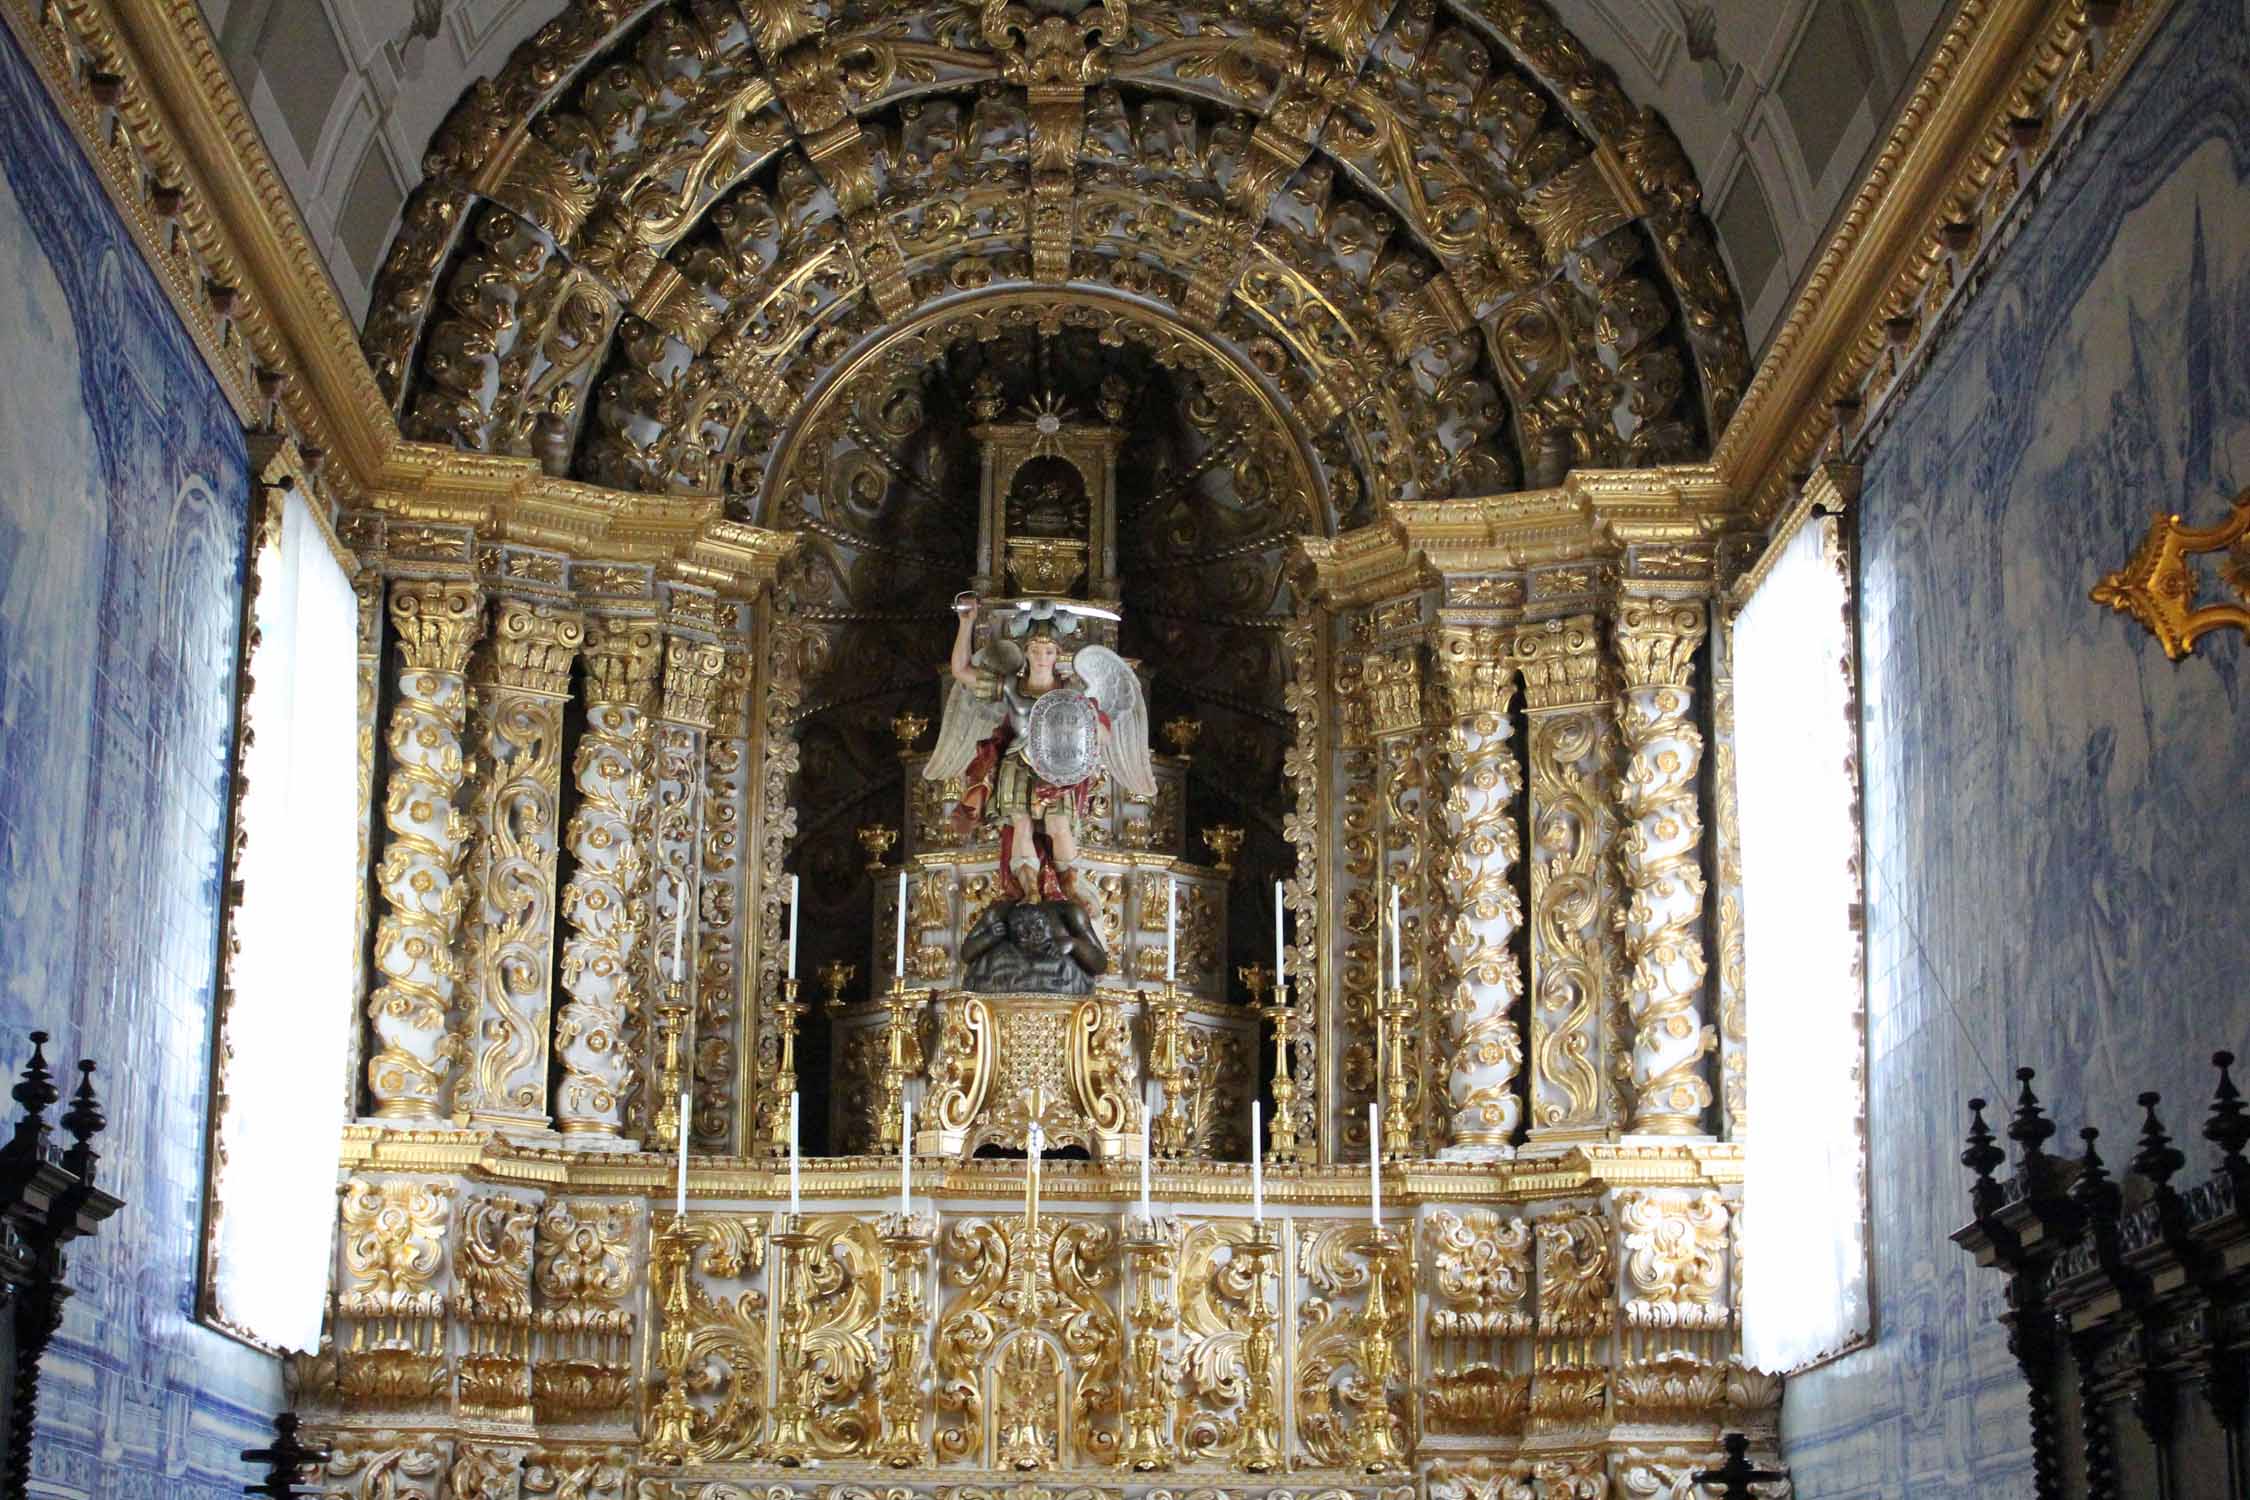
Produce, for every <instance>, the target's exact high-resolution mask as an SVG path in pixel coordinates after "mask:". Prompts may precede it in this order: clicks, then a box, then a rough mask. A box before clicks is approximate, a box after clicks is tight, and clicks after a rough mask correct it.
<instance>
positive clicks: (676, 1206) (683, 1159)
mask: <svg viewBox="0 0 2250 1500" xmlns="http://www.w3.org/2000/svg"><path fill="white" fill-rule="evenodd" d="M687 1148H688V1096H687V1094H686V1093H685V1092H682V1093H681V1095H680V1179H679V1182H678V1183H677V1184H675V1185H674V1187H673V1189H672V1213H673V1214H674V1216H675V1217H678V1218H682V1219H684V1218H686V1217H687Z"/></svg>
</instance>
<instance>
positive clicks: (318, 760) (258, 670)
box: [212, 490, 359, 1349]
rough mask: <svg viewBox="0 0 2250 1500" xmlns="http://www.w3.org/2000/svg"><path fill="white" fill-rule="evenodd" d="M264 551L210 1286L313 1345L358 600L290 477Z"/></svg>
mask: <svg viewBox="0 0 2250 1500" xmlns="http://www.w3.org/2000/svg"><path fill="white" fill-rule="evenodd" d="M255 566H256V568H257V576H258V597H257V607H256V625H257V630H258V638H257V642H256V644H255V646H254V647H253V649H252V651H251V654H250V657H249V662H248V668H249V672H250V675H251V688H250V700H249V727H250V742H249V743H248V744H247V745H246V746H244V748H243V752H242V754H243V773H244V787H243V792H242V803H241V809H240V817H241V828H242V835H243V845H242V850H241V854H240V857H239V858H238V859H237V861H236V864H235V871H236V875H237V877H238V878H239V879H240V881H241V883H242V896H241V904H240V906H239V907H238V908H237V910H236V913H235V919H234V931H235V940H236V954H235V960H234V998H233V1004H232V1009H231V1011H230V1013H229V1016H228V1021H227V1025H226V1029H225V1034H224V1036H223V1037H222V1038H221V1041H222V1044H224V1045H228V1046H229V1047H230V1051H231V1056H230V1058H229V1059H228V1062H227V1065H226V1082H227V1090H228V1093H227V1098H226V1099H225V1100H224V1101H223V1104H222V1106H221V1109H220V1114H219V1124H218V1132H217V1138H216V1145H217V1151H218V1153H219V1158H218V1163H217V1168H216V1171H215V1172H214V1174H213V1184H214V1185H213V1192H214V1196H215V1199H216V1205H215V1207H216V1211H217V1213H218V1215H219V1218H218V1225H217V1245H216V1255H215V1261H214V1265H213V1273H212V1292H213V1299H214V1302H215V1304H216V1311H217V1312H218V1314H219V1315H220V1316H221V1317H222V1318H223V1319H225V1320H226V1321H227V1322H228V1323H230V1324H232V1325H233V1326H234V1327H236V1328H237V1329H239V1330H241V1331H242V1332H244V1333H247V1334H248V1335H250V1336H251V1337H253V1338H255V1339H258V1340H260V1341H261V1342H263V1343H266V1344H269V1345H271V1346H273V1347H275V1348H279V1349H312V1348H315V1347H316V1346H317V1345H318V1344H319V1341H320V1320H321V1304H322V1299H323V1297H324V1296H325V1294H326V1291H327V1283H328V1267H329V1250H330V1237H331V1233H332V1229H333V1226H334V1224H335V1218H336V1193H335V1186H336V1171H337V1162H338V1155H339V1152H340V1150H341V1147H342V1138H341V1137H342V1127H343V1124H344V1118H345V1107H346V1103H345V1097H344V1068H345V1057H346V1052H347V1048H348V1046H349V1043H350V1035H351V1031H350V1028H351V1025H352V1018H353V1013H354V1011H355V1009H356V1007H355V1004H354V997H353V981H354V977H355V974H356V969H357V962H356V956H355V954H354V951H353V948H354V944H353V939H354V936H355V926H356V917H357V911H356V908H357V888H356V881H357V876H358V863H359V860H358V849H359V833H358V828H357V820H358V776H359V771H358V766H359V710H358V703H357V698H358V687H357V675H358V655H359V649H358V639H357V637H358V628H359V610H358V603H357V601H356V600H355V599H354V598H353V595H352V586H351V579H350V578H349V577H348V576H347V575H346V573H345V571H344V569H343V567H342V565H341V564H340V563H339V562H338V561H337V559H336V556H335V554H334V553H333V552H332V551H331V550H330V549H329V546H328V541H327V538H326V537H325V536H324V535H323V534H322V532H321V529H320V526H319V523H318V522H317V521H316V520H315V519H314V517H313V514H312V511H311V509H310V507H309V506H308V505H307V504H306V502H305V500H304V499H303V498H302V496H301V495H299V494H298V493H297V492H296V491H294V490H292V491H290V492H288V493H287V495H286V496H285V497H284V506H283V512H282V524H281V534H280V539H279V541H278V542H275V543H269V544H268V545H266V546H264V547H262V548H260V550H259V553H258V556H257V557H256V559H255Z"/></svg>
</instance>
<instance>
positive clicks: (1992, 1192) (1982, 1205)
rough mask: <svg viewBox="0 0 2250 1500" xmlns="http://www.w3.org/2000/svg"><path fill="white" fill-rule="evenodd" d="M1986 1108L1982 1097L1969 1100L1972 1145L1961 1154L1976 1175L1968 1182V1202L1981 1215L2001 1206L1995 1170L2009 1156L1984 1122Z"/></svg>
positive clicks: (1964, 1161) (1963, 1160) (1963, 1164)
mask: <svg viewBox="0 0 2250 1500" xmlns="http://www.w3.org/2000/svg"><path fill="white" fill-rule="evenodd" d="M1984 1110H1985V1103H1984V1101H1983V1100H1982V1099H1971V1100H1970V1101H1969V1144H1968V1148H1967V1149H1966V1150H1964V1151H1963V1152H1962V1153H1961V1165H1962V1166H1964V1167H1967V1168H1968V1169H1969V1170H1970V1171H1972V1172H1974V1173H1976V1174H1977V1180H1976V1181H1975V1182H1973V1183H1971V1184H1970V1185H1969V1202H1970V1203H1971V1205H1973V1206H1974V1207H1975V1209H1976V1211H1977V1213H1978V1215H1979V1216H1982V1215H1984V1214H1987V1213H1990V1212H1991V1211H1992V1210H1993V1209H1994V1208H1996V1207H1998V1206H1999V1202H2000V1184H1999V1183H1997V1182H1995V1181H1994V1180H1993V1178H1992V1169H1993V1168H1994V1167H1997V1166H1999V1165H2000V1164H2001V1163H2003V1162H2005V1161H2006V1160H2007V1159H2008V1153H2007V1152H2005V1151H2002V1150H2001V1149H2000V1147H1999V1145H1998V1138H1997V1137H1996V1136H1994V1135H1993V1133H1992V1127H1991V1126H1990V1125H1987V1124H1985V1123H1984Z"/></svg>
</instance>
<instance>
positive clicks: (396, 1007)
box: [367, 580, 484, 1120]
mask: <svg viewBox="0 0 2250 1500" xmlns="http://www.w3.org/2000/svg"><path fill="white" fill-rule="evenodd" d="M391 626H392V629H393V630H394V631H395V632H396V634H397V636H398V655H399V674H398V704H397V706H396V707H395V708H393V709H392V710H391V723H390V730H389V733H388V735H387V740H388V743H389V745H390V751H391V773H390V782H389V785H388V786H387V787H386V788H385V789H384V797H383V824H384V826H385V827H386V828H387V829H389V830H390V840H389V842H388V843H387V844H386V845H385V846H384V849H383V862H382V864H381V865H379V866H377V868H376V871H375V884H376V888H377V890H378V891H380V892H381V895H382V899H383V906H384V911H383V915H382V919H381V920H380V921H379V922H378V923H377V925H376V928H375V972H376V973H377V974H378V975H380V976H381V978H380V982H379V983H378V984H377V985H376V988H375V994H374V996H373V998H372V999H370V1000H369V1001H368V1006H367V1009H368V1019H369V1020H370V1021H371V1022H372V1024H373V1036H372V1038H371V1042H372V1050H371V1051H370V1052H369V1054H368V1059H367V1092H368V1097H369V1100H370V1102H371V1103H372V1105H373V1106H374V1111H375V1114H376V1115H377V1116H378V1117H379V1118H382V1119H386V1120H435V1119H437V1118H439V1117H440V1116H441V1115H442V1114H443V1113H444V1112H445V1109H446V1106H447V1100H446V1085H447V1083H448V1082H449V1081H450V1080H451V1077H452V1073H453V1065H454V1063H455V1062H456V1061H458V1060H459V1058H460V1056H461V1052H462V1044H461V1039H460V1037H458V1036H457V1035H455V1034H454V1032H453V1030H452V1015H453V990H454V983H453V981H454V975H455V973H456V972H457V971H458V968H459V954H458V953H457V952H456V951H455V949H456V944H457V940H458V938H459V937H460V931H461V907H462V904H463V900H464V892H463V890H462V887H461V881H460V873H461V859H462V855H463V854H464V852H465V849H466V844H467V836H468V828H469V822H468V819H467V818H465V817H463V816H462V815H461V813H460V811H459V810H458V809H457V808H455V807H454V805H453V799H454V797H455V795H456V794H457V793H458V792H459V791H460V790H461V780H462V776H463V764H462V759H461V730H462V726H463V724H464V723H465V722H466V718H467V714H468V688H467V683H466V680H465V679H464V677H463V675H462V674H463V672H464V670H465V669H466V668H467V666H468V664H469V651H470V648H471V647H473V646H474V645H475V644H476V641H477V636H478V634H479V633H480V632H481V631H482V630H483V627H484V596H483V595H482V594H481V593H480V592H478V590H477V587H476V585H475V584H473V583H466V582H458V581H450V580H430V581H426V582H401V583H397V584H394V585H392V588H391Z"/></svg>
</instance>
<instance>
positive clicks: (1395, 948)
mask: <svg viewBox="0 0 2250 1500" xmlns="http://www.w3.org/2000/svg"><path fill="white" fill-rule="evenodd" d="M1399 946H1400V945H1399V940H1398V887H1397V886H1395V885H1394V886H1392V887H1391V993H1392V994H1394V995H1395V994H1397V993H1398V992H1399V991H1400V990H1402V989H1404V988H1405V986H1404V985H1403V984H1401V983H1400V982H1399V968H1398V954H1399Z"/></svg>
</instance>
